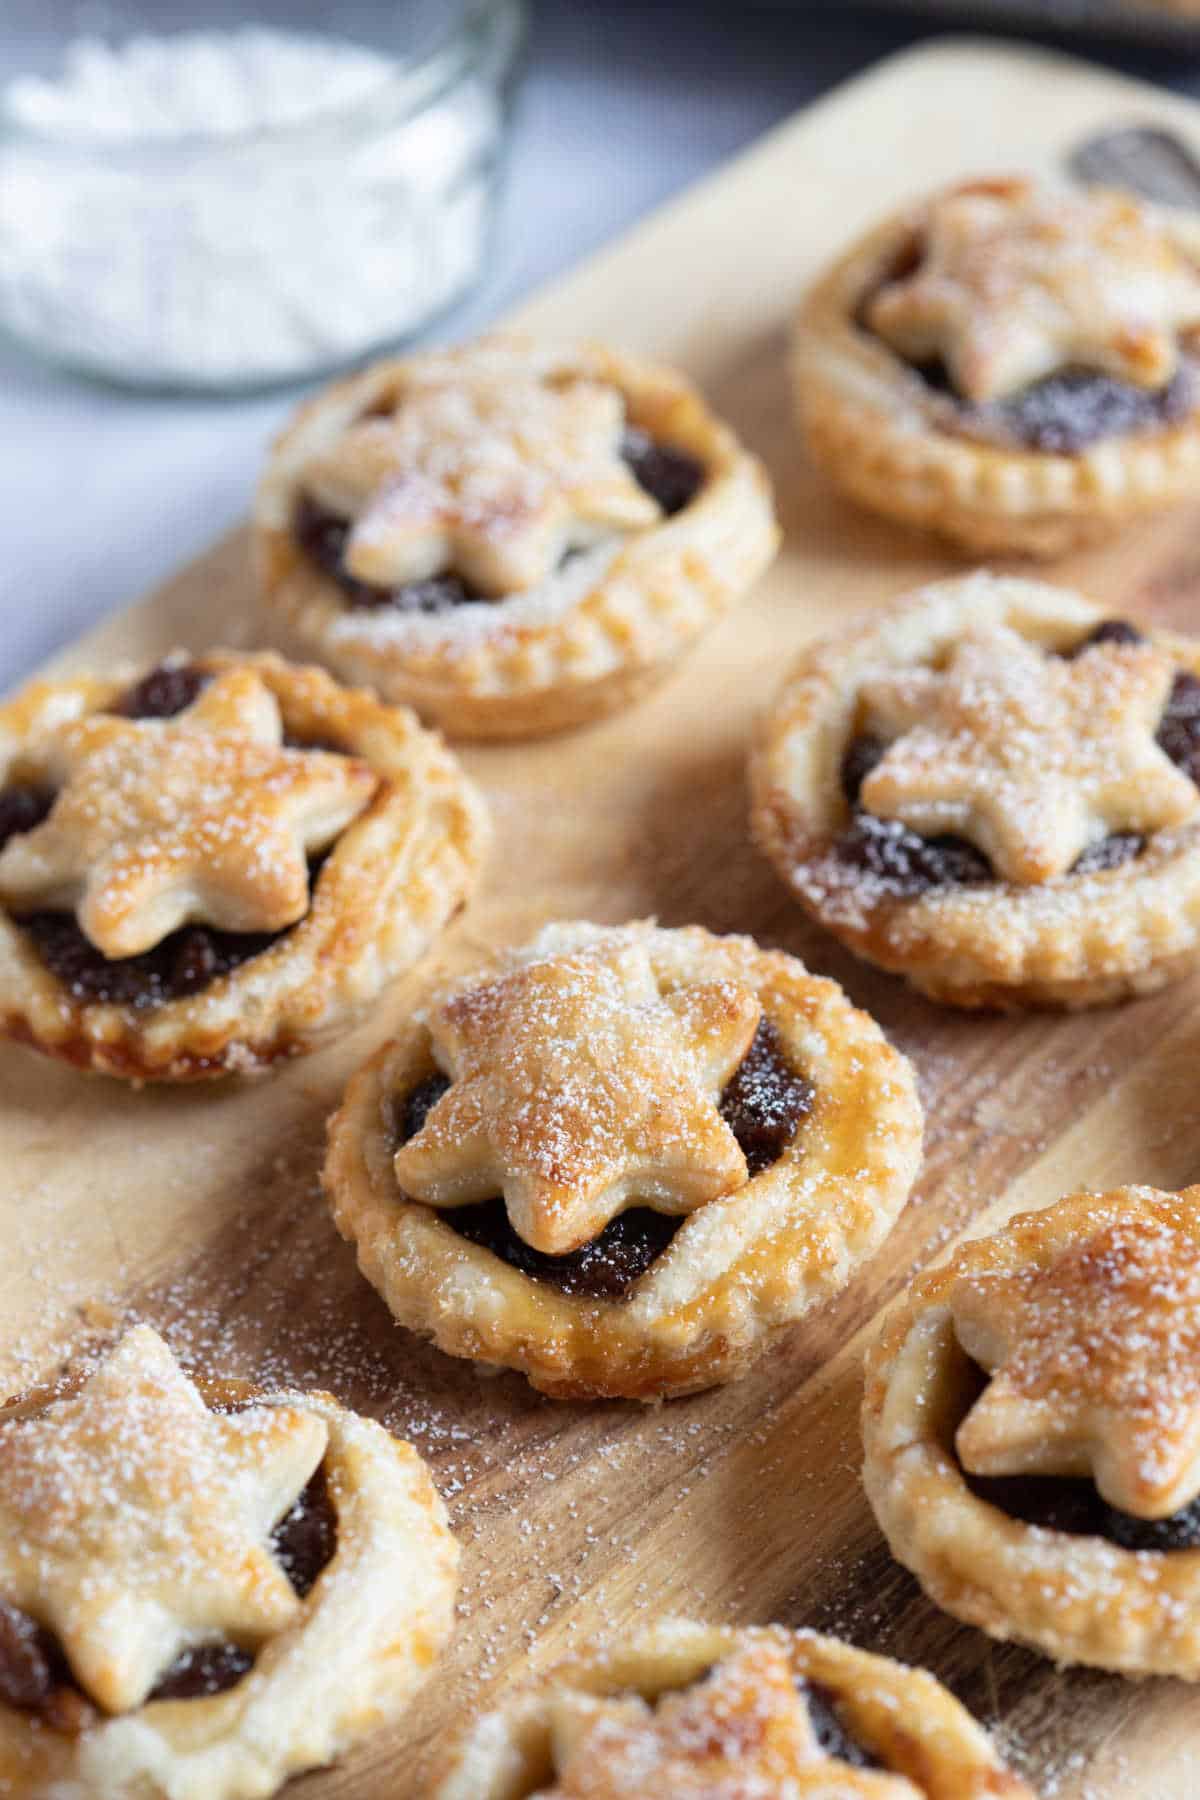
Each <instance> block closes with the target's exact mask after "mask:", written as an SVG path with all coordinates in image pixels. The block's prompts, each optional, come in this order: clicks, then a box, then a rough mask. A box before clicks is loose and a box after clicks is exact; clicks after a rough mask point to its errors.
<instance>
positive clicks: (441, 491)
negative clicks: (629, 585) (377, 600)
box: [305, 374, 661, 596]
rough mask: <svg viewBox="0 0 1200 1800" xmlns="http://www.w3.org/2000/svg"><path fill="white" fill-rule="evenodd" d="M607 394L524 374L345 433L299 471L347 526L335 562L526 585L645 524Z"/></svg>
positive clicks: (443, 396) (376, 579)
mask: <svg viewBox="0 0 1200 1800" xmlns="http://www.w3.org/2000/svg"><path fill="white" fill-rule="evenodd" d="M624 425H625V409H624V402H623V400H622V398H621V396H620V394H619V393H618V392H617V390H616V389H615V388H612V387H608V386H606V385H604V384H602V383H599V382H590V381H576V382H571V383H568V384H565V385H563V386H554V385H551V384H550V383H547V382H543V381H538V380H535V379H532V378H530V377H527V376H517V375H515V374H514V375H509V376H506V377H495V376H493V377H490V378H475V379H468V378H463V379H460V380H459V381H458V382H448V383H445V384H442V385H431V386H429V387H427V388H417V389H416V390H414V391H413V392H412V393H411V394H409V395H407V396H406V397H405V398H404V400H403V401H402V403H401V404H400V406H399V407H398V409H397V411H396V412H395V413H394V414H393V415H391V416H389V417H386V418H368V419H363V420H360V421H359V422H358V423H357V424H355V425H352V426H351V427H350V428H349V430H348V431H346V432H345V433H344V434H343V436H342V437H341V438H340V440H339V441H338V443H337V444H336V445H335V446H334V447H333V448H332V449H331V450H330V451H328V452H326V453H323V454H321V455H319V456H316V457H314V458H313V459H311V460H310V462H309V463H308V464H307V466H306V469H305V483H306V486H307V487H308V488H309V489H310V490H311V491H312V492H314V493H315V494H316V495H317V496H318V497H319V498H320V499H321V500H322V501H323V502H324V503H325V504H327V505H329V506H331V507H332V508H333V509H334V510H335V511H340V512H343V513H344V514H346V515H347V516H348V517H350V518H352V519H353V520H354V523H353V525H352V527H351V530H350V532H349V535H348V538H347V541H346V548H345V552H344V561H345V566H346V569H347V571H348V573H349V574H350V575H352V576H353V577H354V578H355V579H357V580H359V581H364V582H368V583H370V584H372V585H374V586H377V587H393V586H401V585H403V584H404V583H406V582H411V581H423V580H426V579H428V578H430V577H433V576H436V575H441V574H445V573H447V572H453V573H455V574H458V575H460V576H461V577H462V578H463V579H464V580H465V581H467V582H469V583H470V584H471V585H472V586H474V587H475V588H477V589H478V590H479V591H480V592H482V593H484V594H490V595H494V596H500V595H503V594H508V593H519V592H522V591H524V590H526V589H528V588H531V587H534V586H536V585H537V584H538V583H539V582H540V581H542V580H544V579H545V578H546V577H547V576H549V575H550V574H552V573H553V571H554V569H555V568H557V566H558V564H559V562H560V560H561V559H562V556H563V555H564V553H565V552H566V551H568V550H571V549H578V548H583V547H585V546H587V545H588V544H590V543H595V542H597V541H598V540H599V539H600V538H602V537H603V536H605V535H607V534H609V533H612V532H627V531H631V530H636V529H638V528H640V527H644V526H647V525H652V524H654V523H655V522H656V521H657V520H658V519H659V518H660V517H661V512H660V508H659V506H658V504H657V502H656V501H654V500H653V499H651V497H650V496H649V495H648V494H647V493H646V492H645V491H644V489H642V488H641V487H640V486H639V484H638V482H637V480H636V478H635V477H634V475H633V473H632V471H631V470H630V468H629V467H628V465H627V464H626V463H625V462H624V461H623V459H622V456H621V440H622V435H623V432H624Z"/></svg>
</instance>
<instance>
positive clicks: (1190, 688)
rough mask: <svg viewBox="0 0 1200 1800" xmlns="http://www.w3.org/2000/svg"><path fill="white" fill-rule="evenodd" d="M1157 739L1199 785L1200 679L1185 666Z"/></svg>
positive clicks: (1174, 685)
mask: <svg viewBox="0 0 1200 1800" xmlns="http://www.w3.org/2000/svg"><path fill="white" fill-rule="evenodd" d="M1156 741H1157V743H1158V745H1159V748H1160V749H1162V750H1165V751H1166V753H1167V755H1168V756H1169V757H1170V759H1171V761H1172V762H1173V763H1174V764H1175V766H1176V768H1177V769H1182V770H1183V773H1184V774H1185V775H1186V776H1188V777H1189V779H1190V780H1192V781H1194V782H1195V783H1196V785H1197V786H1198V787H1200V680H1197V678H1196V677H1195V676H1194V675H1189V674H1188V673H1187V671H1186V670H1184V669H1180V670H1179V672H1178V673H1177V675H1176V676H1175V681H1174V684H1173V686H1172V688H1171V693H1170V697H1169V699H1168V700H1167V704H1166V709H1165V711H1164V712H1163V716H1162V722H1161V723H1160V725H1159V727H1158V737H1157V740H1156Z"/></svg>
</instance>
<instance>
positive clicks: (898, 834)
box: [836, 619, 1200, 899]
mask: <svg viewBox="0 0 1200 1800" xmlns="http://www.w3.org/2000/svg"><path fill="white" fill-rule="evenodd" d="M1141 642H1142V634H1141V632H1140V631H1139V630H1138V629H1137V627H1136V626H1135V625H1131V624H1130V623H1129V622H1128V620H1126V619H1105V620H1103V621H1102V622H1101V623H1100V624H1099V625H1097V626H1096V627H1095V629H1094V630H1093V631H1089V632H1088V634H1087V636H1086V637H1084V638H1081V639H1080V640H1079V642H1078V643H1076V644H1072V645H1070V646H1069V647H1068V648H1067V649H1066V650H1062V651H1060V652H1059V653H1058V654H1060V655H1061V656H1062V657H1063V658H1064V659H1065V660H1066V661H1068V662H1070V661H1073V660H1074V659H1075V657H1077V656H1082V654H1083V652H1084V651H1085V650H1091V649H1093V648H1094V647H1095V646H1096V645H1097V644H1140V643H1141ZM1156 742H1157V743H1158V745H1159V747H1160V749H1162V750H1164V751H1165V752H1166V754H1167V755H1168V756H1169V757H1170V759H1171V761H1172V762H1173V763H1174V764H1175V765H1176V767H1177V768H1179V769H1182V770H1183V772H1184V774H1185V775H1187V776H1189V777H1190V778H1191V780H1192V781H1194V782H1195V783H1196V785H1197V787H1200V679H1197V677H1196V676H1195V675H1191V674H1188V673H1187V671H1186V670H1183V669H1181V670H1179V671H1178V673H1177V674H1176V676H1175V681H1174V684H1173V686H1172V688H1171V693H1170V697H1169V698H1168V700H1167V704H1166V707H1165V709H1164V711H1163V716H1162V720H1161V722H1160V724H1159V727H1158V734H1157V738H1156ZM886 750H887V745H886V744H885V743H884V741H883V739H882V738H877V737H874V736H872V735H871V734H870V733H869V732H864V733H863V734H862V735H861V736H859V737H856V738H854V739H853V740H852V741H851V743H850V746H849V748H848V749H847V751H846V754H845V755H844V757H843V758H842V768H841V781H842V792H843V793H844V794H845V796H846V799H847V800H848V801H849V803H850V805H851V806H852V807H854V808H855V814H854V818H853V820H852V822H851V824H850V827H849V830H848V831H846V832H844V833H843V835H842V837H841V838H840V839H839V840H838V843H837V847H836V849H837V856H838V860H839V861H840V862H843V863H847V864H849V866H850V867H851V868H855V869H859V870H861V871H862V872H863V873H864V874H866V875H871V876H874V877H875V878H876V879H877V880H879V881H882V882H885V883H886V884H887V886H888V888H889V889H890V891H891V892H892V893H893V894H895V895H896V896H897V897H898V898H901V899H912V898H914V897H915V896H917V895H919V894H924V893H928V892H929V891H930V890H931V889H933V888H939V887H958V886H963V885H965V884H968V883H974V882H982V881H991V880H992V879H993V875H992V869H991V865H990V864H989V862H988V861H987V858H986V857H985V856H984V855H983V853H982V851H980V850H977V849H976V848H975V846H974V845H973V844H968V843H967V842H965V840H964V839H962V838H956V837H936V838H923V837H920V836H918V834H917V833H916V832H915V831H910V830H909V829H908V827H907V826H906V825H902V824H900V823H899V821H897V820H895V819H880V818H876V816H875V815H874V814H873V813H868V812H863V811H861V810H859V798H860V795H861V793H862V785H863V782H864V781H865V780H866V779H867V776H868V775H869V774H870V773H871V771H872V769H874V768H875V767H876V766H877V764H878V763H879V762H881V761H882V759H883V756H884V754H885V752H886ZM1145 848H1146V840H1145V838H1144V837H1143V836H1142V834H1141V833H1140V832H1137V831H1115V832H1113V833H1111V834H1110V836H1108V837H1106V838H1102V839H1101V840H1100V841H1099V842H1098V843H1095V844H1090V845H1089V846H1088V848H1087V849H1086V850H1085V851H1084V852H1083V854H1082V855H1081V856H1080V857H1079V859H1078V861H1077V862H1076V863H1075V865H1074V867H1073V868H1072V870H1071V873H1072V875H1095V874H1098V873H1101V872H1103V871H1104V870H1106V869H1119V868H1120V867H1121V865H1122V864H1123V863H1127V862H1132V861H1133V860H1134V858H1135V857H1138V856H1140V855H1141V854H1142V851H1143V850H1144V849H1145Z"/></svg>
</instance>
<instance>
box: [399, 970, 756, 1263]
mask: <svg viewBox="0 0 1200 1800" xmlns="http://www.w3.org/2000/svg"><path fill="white" fill-rule="evenodd" d="M760 1011H761V1009H760V1007H759V1004H758V1001H757V999H755V997H754V996H753V995H752V994H750V993H748V992H747V991H746V990H745V989H743V988H741V987H738V986H737V985H735V984H734V983H733V982H727V981H721V982H711V983H706V984H698V985H696V986H694V987H686V988H681V989H680V990H678V991H677V992H675V993H672V994H668V995H666V996H665V997H663V996H661V995H660V994H659V990H658V985H657V983H656V981H655V979H654V974H653V971H652V969H651V965H650V959H649V956H648V954H647V952H646V949H645V947H644V946H643V945H640V944H634V943H630V942H629V941H627V940H622V939H621V937H620V936H619V934H614V935H613V937H612V938H610V939H605V940H602V941H601V942H600V943H599V944H597V945H592V946H588V947H587V948H584V949H581V950H576V951H569V952H565V953H563V954H560V955H557V956H545V955H541V956H538V955H535V956H534V957H533V959H532V960H531V961H528V962H525V963H523V964H519V965H518V966H516V967H515V968H513V969H511V971H509V972H504V973H501V974H500V975H498V976H497V977H496V979H494V980H488V981H484V982H482V983H481V984H479V985H476V986H471V987H467V988H465V989H462V990H460V991H458V992H456V993H454V994H452V995H451V996H450V997H449V998H448V999H446V1000H444V1001H443V1002H441V1003H440V1004H439V1005H438V1006H437V1007H436V1008H435V1010H434V1011H433V1013H432V1016H431V1017H430V1020H429V1028H430V1031H431V1034H432V1037H433V1042H434V1047H435V1052H436V1055H437V1058H438V1061H439V1063H440V1064H441V1065H442V1067H443V1068H444V1069H445V1071H446V1073H447V1074H448V1075H449V1076H450V1077H451V1079H452V1082H453V1086H452V1087H451V1088H450V1089H449V1090H448V1092H447V1093H446V1094H444V1095H443V1097H442V1098H441V1100H439V1101H438V1103H437V1105H436V1106H435V1107H434V1108H433V1110H432V1111H431V1112H430V1114H429V1117H428V1119H427V1120H426V1122H425V1124H424V1125H423V1126H422V1128H421V1130H420V1131H419V1132H417V1134H416V1136H415V1137H413V1138H411V1139H410V1140H409V1142H408V1143H407V1144H405V1145H403V1146H402V1147H401V1149H399V1150H398V1151H397V1152H396V1158H395V1168H396V1177H397V1179H398V1181H399V1183H400V1185H401V1187H402V1188H403V1189H404V1190H405V1192H406V1193H408V1194H410V1195H412V1196H413V1197H414V1198H415V1199H417V1200H423V1201H425V1202H426V1203H427V1204H429V1205H431V1206H462V1205H465V1204H467V1203H469V1202H471V1201H475V1200H484V1199H487V1198H489V1197H490V1196H491V1195H493V1194H495V1193H496V1192H497V1190H498V1189H499V1190H500V1191H501V1192H502V1193H503V1195H504V1198H505V1201H506V1202H507V1206H508V1216H509V1218H510V1220H511V1221H512V1225H513V1228H514V1230H515V1231H517V1232H518V1233H519V1234H520V1236H521V1237H522V1238H523V1239H524V1240H525V1242H526V1243H527V1244H530V1245H532V1246H533V1248H534V1249H535V1250H542V1251H545V1252H547V1253H548V1254H550V1255H562V1254H564V1253H565V1252H566V1251H568V1250H574V1249H576V1248H577V1247H578V1246H579V1245H580V1244H585V1243H588V1242H590V1240H591V1239H592V1238H594V1237H596V1236H597V1235H598V1233H599V1232H601V1231H602V1230H603V1229H604V1227H605V1225H607V1224H608V1222H609V1220H610V1219H612V1218H613V1217H614V1216H615V1215H616V1214H617V1213H619V1212H621V1211H622V1210H623V1208H624V1207H626V1206H628V1205H631V1204H633V1203H635V1202H636V1203H638V1204H642V1205H646V1206H652V1207H654V1208H655V1209H656V1210H657V1211H659V1212H664V1213H686V1212H690V1211H692V1210H693V1208H695V1207H697V1206H701V1205H703V1204H704V1202H705V1201H708V1200H713V1199H715V1198H717V1196H718V1195H720V1194H725V1193H728V1192H729V1191H730V1190H731V1189H732V1188H736V1187H740V1186H741V1185H742V1184H743V1183H744V1182H745V1180H746V1159H745V1157H744V1156H743V1155H742V1152H741V1150H740V1149H739V1148H738V1144H737V1140H736V1139H735V1138H734V1136H733V1133H732V1132H731V1131H730V1129H729V1127H728V1126H727V1125H726V1124H725V1122H724V1120H723V1119H722V1118H721V1115H720V1113H719V1111H718V1110H717V1100H718V1097H719V1094H720V1090H721V1088H722V1087H723V1086H724V1085H725V1082H726V1081H727V1080H728V1079H729V1077H730V1075H731V1074H732V1073H733V1071H734V1070H735V1069H736V1068H737V1066H738V1064H739V1063H740V1062H741V1060H742V1058H743V1056H744V1055H745V1053H746V1051H747V1049H748V1048H749V1045H750V1040H751V1039H752V1038H753V1036H754V1031H755V1027H756V1026H757V1024H758V1020H759V1014H760Z"/></svg>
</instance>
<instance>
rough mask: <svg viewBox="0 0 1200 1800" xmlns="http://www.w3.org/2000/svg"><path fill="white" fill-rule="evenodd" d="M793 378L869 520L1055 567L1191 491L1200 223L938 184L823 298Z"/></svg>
mask: <svg viewBox="0 0 1200 1800" xmlns="http://www.w3.org/2000/svg"><path fill="white" fill-rule="evenodd" d="M793 381H794V387H795V394H796V402H797V407H798V412H799V418H800V422H801V425H802V428H803V431H804V434H805V437H806V439H807V442H808V445H809V448H810V450H811V452H812V454H813V456H814V458H815V459H816V460H817V462H819V463H820V464H821V465H822V467H823V468H824V469H825V470H826V471H827V472H828V474H829V475H830V476H831V477H832V478H833V479H834V480H835V481H836V482H838V483H839V484H840V485H841V486H842V487H843V488H845V489H846V491H847V492H848V493H850V494H851V495H852V496H853V497H854V498H855V499H857V500H859V501H861V502H862V503H863V504H864V505H866V506H869V507H871V508H872V509H874V510H875V511H877V512H882V513H885V514H887V515H888V516H890V517H893V518H898V519H902V520H904V521H905V522H906V523H909V524H913V525H918V526H922V527H926V528H929V529H932V530H934V531H938V532H942V533H944V534H945V535H946V536H948V537H951V538H953V539H956V540H957V541H958V542H959V543H960V544H962V545H964V546H966V548H968V549H969V550H972V551H983V552H992V551H1006V552H1007V551H1023V552H1028V553H1030V554H1033V555H1046V556H1052V555H1057V554H1058V553H1059V552H1060V551H1063V550H1065V549H1067V548H1069V547H1070V546H1071V545H1073V544H1075V543H1079V542H1082V541H1084V540H1086V539H1088V538H1092V537H1097V536H1101V535H1103V534H1104V533H1106V532H1108V531H1110V530H1112V529H1114V528H1115V527H1117V526H1119V525H1121V524H1122V523H1124V522H1125V521H1126V520H1128V519H1131V518H1133V517H1135V516H1137V515H1138V514H1141V513H1144V512H1146V511H1149V510H1152V509H1153V508H1155V507H1158V506H1161V505H1162V504H1164V502H1168V501H1172V500H1176V499H1178V498H1180V497H1182V496H1185V495H1193V494H1198V493H1200V230H1198V229H1197V226H1196V223H1195V221H1194V219H1192V218H1190V217H1188V216H1187V215H1184V214H1182V213H1180V214H1176V213H1169V212H1164V211H1162V210H1156V209H1155V208H1153V207H1151V206H1149V205H1147V204H1145V203H1144V202H1143V201H1140V200H1138V199H1135V198H1134V197H1133V196H1132V195H1130V194H1127V193H1123V192H1118V191H1115V190H1111V189H1090V190H1088V191H1087V192H1072V191H1070V190H1063V191H1062V192H1057V191H1052V190H1049V189H1041V188H1039V187H1037V186H1035V185H1034V184H1033V183H1032V182H1030V181H1028V180H1022V179H1012V180H992V181H973V182H966V183H963V184H960V185H958V186H955V187H952V188H948V189H945V190H943V191H942V192H940V193H937V194H934V195H933V196H932V197H930V198H928V199H926V200H923V201H921V202H919V203H917V204H915V205H912V206H909V207H907V208H905V209H904V211H903V212H900V213H898V214H895V215H894V216H893V217H891V218H889V219H887V220H885V221H884V222H883V223H882V224H881V225H878V226H876V227H875V229H874V230H872V231H870V232H869V233H868V234H867V235H866V236H865V237H864V238H863V239H861V240H860V241H859V242H858V243H857V244H855V245H854V246H853V248H852V249H850V250H849V251H848V252H847V253H846V254H845V255H844V256H843V257H842V258H841V259H840V260H839V261H838V262H837V263H836V264H835V265H834V266H833V268H832V269H831V270H830V271H829V272H828V273H827V274H825V275H824V276H823V277H822V279H821V280H820V281H819V282H818V283H817V285H816V287H815V288H814V289H813V291H812V292H811V293H810V295H809V296H808V299H807V300H806V302H805V304H804V306H803V308H802V310H801V313H800V316H799V319H798V321H797V324H796V330H795V338H794V345H793Z"/></svg>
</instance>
